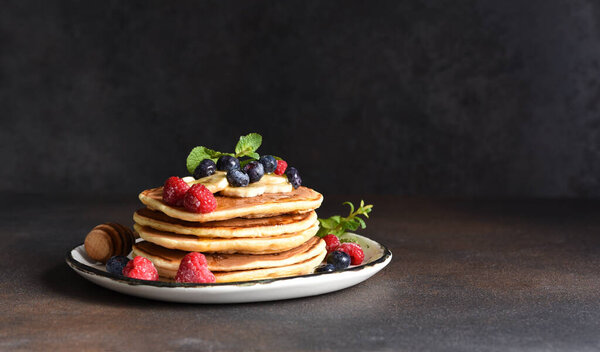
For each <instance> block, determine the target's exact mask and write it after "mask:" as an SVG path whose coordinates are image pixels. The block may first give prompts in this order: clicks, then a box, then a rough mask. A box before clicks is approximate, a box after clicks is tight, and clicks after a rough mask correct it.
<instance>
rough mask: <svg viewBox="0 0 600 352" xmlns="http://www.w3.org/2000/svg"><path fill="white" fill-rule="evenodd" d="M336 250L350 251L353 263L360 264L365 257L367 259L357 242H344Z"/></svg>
mask: <svg viewBox="0 0 600 352" xmlns="http://www.w3.org/2000/svg"><path fill="white" fill-rule="evenodd" d="M336 251H340V252H344V253H348V254H349V255H350V259H352V263H351V264H352V265H359V264H361V263H362V262H363V259H365V253H364V252H363V250H362V248H360V246H359V245H358V244H357V243H351V242H347V243H342V244H340V246H339V247H338V248H337V249H336Z"/></svg>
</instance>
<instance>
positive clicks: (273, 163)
mask: <svg viewBox="0 0 600 352" xmlns="http://www.w3.org/2000/svg"><path fill="white" fill-rule="evenodd" d="M258 162H259V163H261V164H262V165H263V167H264V168H265V174H272V173H273V171H275V169H276V168H277V159H275V157H273V156H272V155H263V156H261V157H260V158H259V159H258Z"/></svg>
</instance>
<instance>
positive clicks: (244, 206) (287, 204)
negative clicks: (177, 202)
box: [139, 187, 323, 222]
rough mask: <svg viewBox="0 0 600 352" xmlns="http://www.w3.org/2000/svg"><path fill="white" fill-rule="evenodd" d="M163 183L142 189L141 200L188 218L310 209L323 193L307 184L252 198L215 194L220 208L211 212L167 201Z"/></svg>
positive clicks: (253, 215)
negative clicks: (163, 193) (204, 212)
mask: <svg viewBox="0 0 600 352" xmlns="http://www.w3.org/2000/svg"><path fill="white" fill-rule="evenodd" d="M162 190H163V189H162V187H159V188H153V189H148V190H145V191H143V192H142V193H140V195H139V198H140V201H141V202H142V203H143V204H145V205H146V206H147V207H148V208H150V209H153V210H157V211H161V212H163V213H165V214H167V215H168V216H170V217H172V218H176V219H181V220H185V221H195V222H208V221H220V220H228V219H233V218H239V217H250V218H260V217H270V216H275V215H280V214H286V213H292V212H307V211H311V210H314V209H316V208H318V207H319V206H321V203H322V202H323V196H322V195H321V194H320V193H318V192H316V191H314V190H312V189H310V188H307V187H299V188H298V189H295V190H293V191H292V192H286V193H269V194H263V195H260V196H256V197H251V198H232V197H223V196H220V195H218V194H215V198H216V199H217V208H216V209H215V210H214V211H213V212H211V213H206V214H202V213H193V212H190V211H187V210H186V209H184V208H179V207H173V206H170V205H167V204H166V203H164V202H163V200H162Z"/></svg>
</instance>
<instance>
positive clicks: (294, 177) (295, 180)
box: [285, 167, 302, 189]
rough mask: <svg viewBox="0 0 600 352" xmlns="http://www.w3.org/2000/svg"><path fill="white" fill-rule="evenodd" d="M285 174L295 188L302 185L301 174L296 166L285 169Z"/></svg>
mask: <svg viewBox="0 0 600 352" xmlns="http://www.w3.org/2000/svg"><path fill="white" fill-rule="evenodd" d="M285 175H286V176H287V178H288V181H289V182H290V183H291V184H292V187H294V189H296V188H298V187H300V185H301V184H302V179H301V178H300V174H299V173H298V170H297V169H296V168H295V167H288V168H287V170H285Z"/></svg>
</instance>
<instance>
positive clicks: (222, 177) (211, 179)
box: [188, 171, 229, 193]
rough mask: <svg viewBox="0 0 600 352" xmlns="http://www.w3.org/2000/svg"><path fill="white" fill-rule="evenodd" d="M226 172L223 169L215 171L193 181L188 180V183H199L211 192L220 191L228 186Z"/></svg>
mask: <svg viewBox="0 0 600 352" xmlns="http://www.w3.org/2000/svg"><path fill="white" fill-rule="evenodd" d="M226 176H227V173H226V172H225V171H217V172H215V173H214V174H212V175H210V176H206V177H202V178H199V179H197V180H195V181H192V182H188V184H189V185H193V184H197V183H201V184H203V185H204V186H206V188H208V190H209V191H211V192H212V193H217V192H220V191H222V190H224V189H226V188H228V187H229V182H227V177H226Z"/></svg>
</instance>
